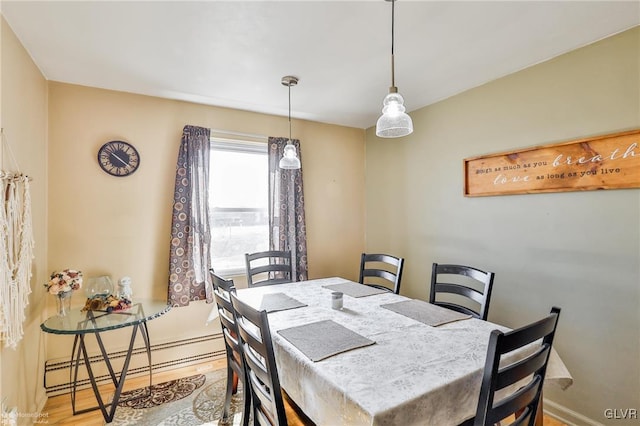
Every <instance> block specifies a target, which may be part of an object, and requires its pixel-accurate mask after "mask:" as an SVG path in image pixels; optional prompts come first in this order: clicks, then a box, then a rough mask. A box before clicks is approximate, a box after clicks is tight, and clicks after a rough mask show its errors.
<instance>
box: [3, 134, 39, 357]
mask: <svg viewBox="0 0 640 426" xmlns="http://www.w3.org/2000/svg"><path fill="white" fill-rule="evenodd" d="M0 134H1V136H2V143H1V148H2V150H1V151H0V158H1V159H2V161H3V163H4V158H5V156H4V153H5V147H6V148H7V150H6V151H7V152H8V154H9V159H10V160H11V161H12V162H13V166H14V167H15V170H16V171H13V172H12V171H7V170H5V169H4V167H3V168H0V191H1V192H0V197H2V206H1V207H0V332H1V337H2V341H4V345H5V346H6V347H11V348H13V349H15V348H16V345H17V344H18V342H19V341H20V340H21V339H22V335H23V334H24V331H23V328H22V324H23V323H24V320H25V313H24V311H25V308H26V307H27V305H28V304H29V294H30V293H31V285H30V281H31V261H32V259H33V246H34V242H33V228H32V224H31V196H30V194H29V183H30V181H31V178H30V177H28V176H26V175H24V174H22V173H21V172H20V171H19V170H20V168H19V167H18V163H17V162H16V159H15V157H14V156H13V152H12V151H11V146H9V143H8V141H7V138H6V136H5V133H4V129H0ZM3 166H4V164H3Z"/></svg>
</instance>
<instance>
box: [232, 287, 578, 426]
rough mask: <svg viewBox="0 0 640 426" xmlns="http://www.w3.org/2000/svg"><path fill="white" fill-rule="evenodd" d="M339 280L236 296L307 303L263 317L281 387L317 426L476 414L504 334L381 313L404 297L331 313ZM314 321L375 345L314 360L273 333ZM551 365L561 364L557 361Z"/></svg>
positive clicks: (431, 421)
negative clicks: (492, 346) (488, 360)
mask: <svg viewBox="0 0 640 426" xmlns="http://www.w3.org/2000/svg"><path fill="white" fill-rule="evenodd" d="M345 281H346V280H344V279H342V278H327V279H320V280H313V281H305V282H299V283H292V284H280V285H274V286H267V287H258V288H252V289H243V290H239V291H238V295H239V297H240V298H242V299H243V300H245V301H247V302H249V303H250V304H252V305H253V306H255V307H259V306H260V300H261V295H262V294H265V293H273V292H283V293H285V294H287V295H289V296H291V297H293V298H295V299H297V300H299V301H301V302H303V303H305V304H307V305H308V306H307V307H304V308H297V309H290V310H284V311H280V312H273V313H270V314H269V323H270V327H271V332H272V338H273V341H274V352H275V355H276V363H277V365H278V370H279V371H278V372H279V376H280V382H281V385H282V387H283V388H284V389H285V390H286V392H287V393H288V394H289V395H290V396H291V398H292V399H293V400H294V401H295V402H296V404H298V405H299V406H300V408H302V410H303V411H304V412H305V413H306V414H307V415H308V416H309V417H310V418H311V419H312V420H313V421H314V422H316V423H317V424H318V425H403V426H408V425H437V426H446V425H457V424H459V423H460V422H462V421H463V420H465V419H466V418H469V417H471V416H472V415H473V414H475V409H476V405H477V401H478V395H479V391H480V383H481V378H482V371H483V368H484V363H485V356H486V351H487V346H488V343H489V334H490V333H491V331H492V330H494V329H502V330H507V329H506V328H505V327H501V326H499V325H496V324H493V323H490V322H487V321H481V320H477V319H466V320H462V321H456V322H453V323H449V324H445V325H442V326H439V327H430V326H428V325H425V324H422V323H420V322H417V321H415V320H412V319H410V318H408V317H405V316H403V315H400V314H397V313H395V312H392V311H390V310H387V309H383V308H380V305H382V304H386V303H393V302H398V301H401V300H409V299H408V298H406V297H403V296H399V295H396V294H392V293H385V294H379V295H373V296H367V297H362V298H352V297H348V296H346V295H345V296H344V309H343V310H341V311H337V310H333V309H331V291H330V290H328V289H326V288H323V287H322V286H324V285H328V284H337V283H342V282H345ZM320 320H333V321H335V322H337V323H339V324H341V325H343V326H345V327H347V328H349V329H351V330H352V331H355V332H356V333H358V334H360V335H362V336H364V337H367V338H369V339H371V340H374V341H375V342H376V343H375V344H374V345H371V346H367V347H364V348H359V349H355V350H352V351H349V352H344V353H341V354H338V355H335V356H332V357H330V358H327V359H324V360H322V361H318V362H313V361H311V360H309V358H307V357H306V356H305V355H304V354H302V353H301V352H300V351H299V350H297V349H296V348H295V347H294V346H293V345H292V344H291V343H289V342H288V341H287V340H286V339H284V338H283V337H282V336H280V335H279V334H278V333H277V331H278V330H281V329H285V328H289V327H294V326H298V325H302V324H306V323H309V322H315V321H320ZM514 356H518V355H514ZM519 356H522V354H520V355H519ZM554 359H555V361H553V360H554ZM552 361H553V362H555V363H556V364H557V363H560V364H562V361H560V359H559V358H557V357H556V358H552ZM555 367H557V368H554V369H553V370H554V371H555V372H556V373H555V374H556V376H557V377H556V379H559V380H565V382H563V383H562V384H563V385H566V384H567V382H566V380H568V379H570V375H569V374H568V372H567V371H566V369H565V368H564V365H556V366H555ZM550 368H551V366H550ZM565 372H566V374H565Z"/></svg>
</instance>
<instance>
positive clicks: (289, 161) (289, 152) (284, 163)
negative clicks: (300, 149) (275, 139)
mask: <svg viewBox="0 0 640 426" xmlns="http://www.w3.org/2000/svg"><path fill="white" fill-rule="evenodd" d="M278 166H279V167H280V168H281V169H289V170H291V169H299V168H300V159H299V158H298V153H297V152H296V147H295V146H293V144H290V143H288V144H287V145H286V146H285V147H284V153H283V154H282V158H281V159H280V162H279V163H278Z"/></svg>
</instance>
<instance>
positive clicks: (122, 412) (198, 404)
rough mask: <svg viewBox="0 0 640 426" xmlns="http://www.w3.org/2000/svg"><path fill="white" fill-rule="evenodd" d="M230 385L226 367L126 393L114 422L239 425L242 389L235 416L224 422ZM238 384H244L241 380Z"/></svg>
mask: <svg viewBox="0 0 640 426" xmlns="http://www.w3.org/2000/svg"><path fill="white" fill-rule="evenodd" d="M226 386H227V371H226V369H221V370H216V371H213V372H210V373H207V374H206V375H202V374H198V375H195V376H190V377H186V378H182V379H178V380H171V381H169V382H165V383H160V384H157V385H154V386H153V387H152V392H151V393H149V388H148V387H146V388H141V389H136V390H133V391H130V392H127V393H124V392H123V394H122V396H121V399H122V400H125V399H126V401H124V402H121V403H120V404H118V408H117V409H116V414H115V417H114V419H113V421H112V422H111V423H110V424H111V425H116V426H134V425H135V426H138V425H144V426H176V425H184V426H200V425H218V424H220V425H222V424H227V425H238V424H240V420H241V417H242V405H243V404H242V390H241V389H239V390H238V392H237V393H236V395H234V396H233V398H232V400H231V410H230V411H231V413H233V414H234V416H233V418H232V419H230V421H229V422H228V423H222V422H220V419H221V417H222V409H223V406H224V395H225V391H226ZM238 386H242V384H239V385H238Z"/></svg>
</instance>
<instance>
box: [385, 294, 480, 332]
mask: <svg viewBox="0 0 640 426" xmlns="http://www.w3.org/2000/svg"><path fill="white" fill-rule="evenodd" d="M380 307H381V308H385V309H389V310H390V311H393V312H396V313H398V314H400V315H404V316H405V317H409V318H411V319H414V320H416V321H420V322H421V323H424V324H427V325H430V326H432V327H437V326H439V325H443V324H447V323H450V322H454V321H460V320H464V319H468V318H471V315H467V314H462V313H460V312H456V311H452V310H451V309H447V308H442V307H440V306H436V305H434V304H432V303H427V302H424V301H422V300H415V299H414V300H405V301H403V302H396V303H389V304H386V305H380Z"/></svg>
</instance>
